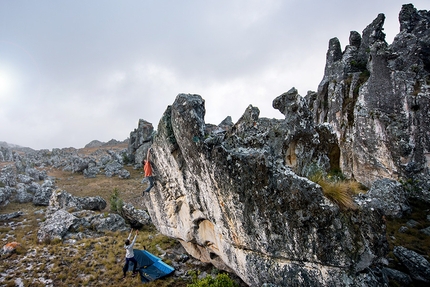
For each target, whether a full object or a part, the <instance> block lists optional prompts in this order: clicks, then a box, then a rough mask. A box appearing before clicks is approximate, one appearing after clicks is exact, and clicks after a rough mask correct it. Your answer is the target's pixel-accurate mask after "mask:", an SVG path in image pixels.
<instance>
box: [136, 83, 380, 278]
mask: <svg viewBox="0 0 430 287" xmlns="http://www.w3.org/2000/svg"><path fill="white" fill-rule="evenodd" d="M273 105H274V107H275V108H277V109H279V110H280V111H281V112H283V113H284V114H285V119H284V120H276V119H272V120H269V119H266V118H259V110H258V108H256V107H253V106H249V107H248V108H247V109H246V111H245V113H244V115H243V116H242V117H241V118H240V119H239V121H238V122H237V123H236V124H235V125H234V126H232V127H231V126H230V125H226V126H224V127H221V125H220V126H219V127H215V126H213V125H206V124H205V122H204V116H205V106H204V101H203V99H202V98H201V97H200V96H198V95H186V94H181V95H178V97H177V98H176V100H175V102H174V103H173V105H172V106H169V107H168V108H167V110H166V112H165V113H164V115H163V117H162V119H161V120H160V123H159V125H158V134H157V135H156V137H155V138H154V143H153V145H152V148H153V162H154V165H155V166H157V167H160V168H159V169H158V174H157V178H156V184H155V187H154V188H153V190H152V191H151V192H150V193H149V194H148V195H145V197H147V200H146V203H147V205H148V210H149V212H150V214H151V219H152V221H153V223H154V224H155V225H156V226H157V228H158V229H159V230H160V231H161V232H162V233H164V234H166V235H168V236H172V237H175V238H178V239H179V240H180V241H181V243H182V244H183V246H184V247H185V248H186V250H187V251H188V252H189V253H190V254H191V255H193V256H194V257H196V258H199V259H200V260H202V261H205V262H211V263H213V264H214V265H215V266H217V267H218V268H222V269H226V270H234V272H235V273H236V274H238V275H239V276H240V277H241V278H242V279H243V280H244V281H245V282H246V283H247V284H249V285H251V286H261V285H262V284H263V283H271V284H277V285H279V286H352V285H354V286H368V285H367V283H366V284H365V285H363V284H362V283H360V282H368V281H369V282H373V283H375V282H377V279H376V278H371V275H370V274H367V273H365V272H363V271H364V270H367V269H368V268H369V267H370V266H371V265H372V264H373V263H376V262H378V260H379V259H380V257H381V256H383V255H384V253H385V251H386V248H387V245H386V241H385V235H384V232H385V226H384V223H383V220H382V216H381V214H379V213H378V212H377V211H372V209H370V208H369V209H362V210H357V211H350V212H347V213H344V212H342V211H341V210H340V209H339V207H338V206H336V205H335V204H333V203H331V202H330V201H329V200H328V199H327V198H325V197H324V195H323V192H322V190H321V188H320V187H319V186H318V185H316V184H314V183H313V182H311V181H309V180H308V179H306V178H304V177H301V176H299V175H298V174H303V173H304V172H305V171H306V167H307V166H309V165H311V164H313V163H316V162H320V163H321V164H322V165H328V166H329V165H330V156H327V154H328V150H329V146H331V145H333V144H335V142H333V141H334V140H335V139H336V137H335V136H334V135H333V134H331V133H330V130H329V128H328V127H327V126H325V125H322V126H314V124H313V122H312V117H311V114H310V112H309V110H308V109H307V106H306V103H305V102H304V101H303V99H302V98H301V97H299V96H298V95H297V91H295V90H294V89H292V90H290V91H289V92H287V93H285V94H283V95H281V96H280V97H278V98H277V99H275V101H274V103H273ZM324 138H327V139H328V140H327V141H324V142H323V141H321V139H324ZM332 157H333V158H334V159H336V158H338V156H336V155H332ZM334 161H335V160H334Z"/></svg>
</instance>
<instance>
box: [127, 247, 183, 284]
mask: <svg viewBox="0 0 430 287" xmlns="http://www.w3.org/2000/svg"><path fill="white" fill-rule="evenodd" d="M133 252H134V258H135V259H136V261H137V268H138V271H139V274H140V279H141V280H142V282H143V283H146V282H150V281H154V280H157V279H159V278H161V277H164V276H167V275H169V274H170V273H172V272H173V271H175V268H173V267H172V266H170V265H167V264H166V263H164V262H163V261H162V260H161V259H160V258H158V257H157V256H155V255H154V254H152V253H150V252H148V251H146V250H139V249H133ZM128 270H129V271H132V270H133V262H130V264H129V266H128Z"/></svg>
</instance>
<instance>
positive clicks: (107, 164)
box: [0, 140, 130, 206]
mask: <svg viewBox="0 0 430 287" xmlns="http://www.w3.org/2000/svg"><path fill="white" fill-rule="evenodd" d="M113 143H115V142H114V140H112V141H110V142H109V144H113ZM124 143H126V142H124ZM2 149H4V151H1V154H2V158H0V161H1V159H7V160H9V161H11V162H10V163H8V164H6V165H5V166H3V167H2V169H1V170H0V206H4V205H6V204H8V203H9V202H19V203H24V202H31V201H32V202H33V203H34V204H35V205H44V206H46V205H48V203H49V198H50V196H51V193H52V191H53V190H54V189H55V183H54V179H53V178H50V177H48V175H47V169H49V168H51V167H52V168H58V169H62V170H64V171H70V172H73V173H82V174H83V175H84V176H85V177H87V178H95V177H96V176H97V175H99V174H101V173H102V172H103V173H104V174H105V176H106V177H113V176H117V177H119V178H121V179H128V178H130V172H129V171H128V170H127V169H125V168H124V165H125V164H127V162H126V161H125V160H124V159H127V158H128V154H127V149H125V148H123V149H122V150H119V149H108V150H106V149H97V150H96V151H94V152H93V153H92V154H90V155H83V154H80V153H79V151H78V150H77V149H74V148H64V149H53V150H52V152H50V151H49V150H40V151H34V150H31V151H29V152H28V153H25V154H22V155H21V154H19V153H17V152H15V151H12V150H11V149H6V148H3V147H2ZM39 181H44V182H43V184H41V185H40V184H39V183H38V182H39Z"/></svg>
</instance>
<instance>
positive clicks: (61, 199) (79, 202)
mask: <svg viewBox="0 0 430 287" xmlns="http://www.w3.org/2000/svg"><path fill="white" fill-rule="evenodd" d="M49 207H50V209H51V210H58V209H65V210H68V211H79V210H99V211H100V210H103V209H105V208H106V201H105V200H104V199H103V198H102V197H100V196H94V197H92V196H87V197H77V196H73V195H71V194H70V193H68V192H67V191H64V190H57V191H55V192H53V193H52V196H51V198H50V200H49Z"/></svg>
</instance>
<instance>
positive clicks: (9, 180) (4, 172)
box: [0, 164, 16, 187]
mask: <svg viewBox="0 0 430 287" xmlns="http://www.w3.org/2000/svg"><path fill="white" fill-rule="evenodd" d="M0 184H2V185H3V186H10V187H13V186H15V185H16V171H15V168H14V167H13V166H12V165H10V164H9V165H6V166H5V167H3V168H2V169H1V171H0Z"/></svg>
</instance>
